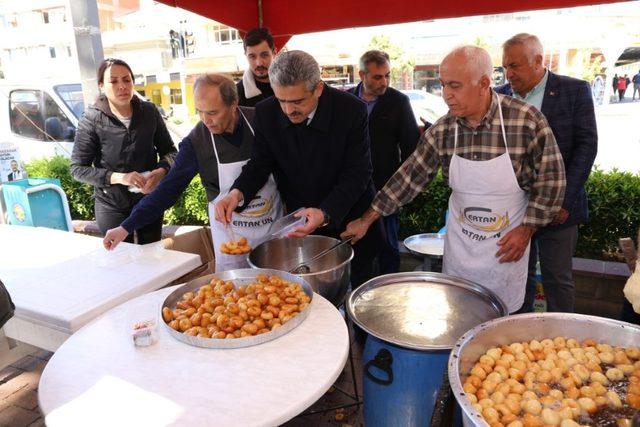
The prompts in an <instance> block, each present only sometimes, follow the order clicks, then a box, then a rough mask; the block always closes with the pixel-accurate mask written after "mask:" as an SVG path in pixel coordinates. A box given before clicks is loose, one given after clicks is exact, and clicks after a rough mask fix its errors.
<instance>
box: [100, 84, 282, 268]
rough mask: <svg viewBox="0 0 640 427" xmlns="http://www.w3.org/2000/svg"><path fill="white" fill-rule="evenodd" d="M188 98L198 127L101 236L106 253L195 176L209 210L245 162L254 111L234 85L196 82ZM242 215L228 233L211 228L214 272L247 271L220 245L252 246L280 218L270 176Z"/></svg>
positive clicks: (150, 218)
mask: <svg viewBox="0 0 640 427" xmlns="http://www.w3.org/2000/svg"><path fill="white" fill-rule="evenodd" d="M193 92H194V98H195V104H196V110H197V112H198V115H199V116H200V120H201V121H200V122H199V123H198V124H197V125H196V126H195V127H194V128H193V130H192V131H191V132H190V133H189V135H188V136H187V137H186V138H184V139H183V140H182V142H181V143H180V146H179V151H178V156H177V158H176V160H175V163H174V165H173V167H172V168H171V170H170V171H169V173H168V174H167V176H166V177H164V179H163V180H162V181H161V182H160V184H159V185H158V187H157V188H156V189H155V190H154V191H153V192H152V193H151V194H149V195H147V196H146V197H145V198H144V199H143V200H142V201H141V202H140V203H138V204H137V205H136V206H135V208H134V209H133V211H132V212H131V215H129V217H128V218H127V219H125V220H124V221H123V222H122V224H120V226H119V227H116V228H113V229H111V230H109V231H108V232H107V233H106V235H105V238H104V246H105V248H106V249H114V248H115V247H116V246H117V245H118V244H119V243H120V242H121V241H122V240H124V239H125V238H126V237H127V235H128V234H129V233H131V232H133V230H136V229H138V228H140V227H142V226H144V225H145V224H148V223H150V222H152V221H153V220H155V219H157V218H158V217H159V216H160V215H161V214H162V213H163V212H164V210H166V209H168V208H169V207H171V206H172V205H173V204H174V203H175V202H176V201H177V200H178V198H179V197H180V195H181V194H182V192H183V191H184V190H185V188H187V186H188V185H189V183H190V182H191V180H192V179H193V178H194V177H195V176H196V175H197V174H200V179H201V181H202V184H203V186H204V188H205V190H206V193H207V200H208V201H209V204H210V206H211V207H213V203H214V202H215V201H216V200H217V199H218V198H219V197H221V195H222V196H224V195H226V193H227V192H228V191H229V190H230V186H231V184H232V183H233V181H234V180H235V179H236V178H237V177H238V175H240V171H241V169H242V166H244V164H245V163H246V162H247V161H248V160H249V158H250V156H251V151H252V147H253V140H254V135H253V118H254V110H253V108H249V107H239V106H238V93H237V91H236V86H235V85H234V83H233V82H232V81H231V80H230V79H228V78H227V77H225V76H222V75H220V74H204V75H202V76H200V77H199V78H198V79H197V80H196V82H195V84H194V86H193ZM265 206H266V208H265ZM245 210H246V211H247V212H246V215H245V217H243V218H237V220H234V221H232V222H231V224H230V227H232V228H233V233H231V232H229V230H228V228H226V227H225V228H221V227H220V226H219V225H220V223H219V222H217V221H213V222H212V234H213V242H214V251H215V252H216V271H217V272H218V271H224V270H227V269H231V268H241V267H246V266H247V265H245V264H246V257H238V256H232V255H229V254H226V253H221V251H219V249H220V245H221V244H222V243H224V242H226V241H227V240H230V239H231V236H233V235H235V236H242V237H246V238H247V239H248V240H249V243H250V245H251V246H255V245H256V244H257V243H259V242H260V240H261V239H262V237H264V236H265V235H267V234H268V232H269V230H270V227H271V224H272V223H273V222H274V221H275V220H276V219H277V218H278V217H280V216H281V215H282V207H281V203H280V196H279V193H278V192H277V190H276V186H275V182H274V180H273V177H272V176H269V177H268V178H267V180H266V181H265V183H264V185H263V186H261V188H260V190H258V192H257V193H256V195H255V196H254V197H252V199H251V201H250V202H249V203H248V204H247V207H246V209H245ZM210 212H211V210H210ZM239 216H241V215H239ZM210 217H212V215H210ZM227 236H228V238H227Z"/></svg>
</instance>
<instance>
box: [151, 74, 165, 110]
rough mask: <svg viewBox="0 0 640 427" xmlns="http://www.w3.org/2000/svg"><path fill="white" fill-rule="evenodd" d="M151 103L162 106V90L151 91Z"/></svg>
mask: <svg viewBox="0 0 640 427" xmlns="http://www.w3.org/2000/svg"><path fill="white" fill-rule="evenodd" d="M154 77H155V76H154ZM151 102H153V103H154V104H156V105H162V92H161V91H160V89H153V90H152V91H151Z"/></svg>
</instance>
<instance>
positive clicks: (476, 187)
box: [443, 96, 529, 313]
mask: <svg viewBox="0 0 640 427" xmlns="http://www.w3.org/2000/svg"><path fill="white" fill-rule="evenodd" d="M498 111H499V113H500V127H501V129H502V138H503V140H504V146H505V153H504V154H502V155H500V156H498V157H496V158H494V159H491V160H485V161H473V160H467V159H464V158H462V157H460V156H458V155H456V153H455V150H456V148H457V146H458V124H457V123H456V125H455V137H454V153H453V156H452V158H451V164H450V166H449V186H450V187H451V189H452V190H453V191H452V193H451V197H450V198H449V219H448V220H447V238H446V239H445V246H444V259H443V272H444V273H445V274H449V275H452V276H458V277H462V278H464V279H467V280H470V281H472V282H476V283H478V284H480V285H483V286H485V287H487V288H489V289H491V290H492V291H493V292H495V293H496V294H497V295H498V296H499V297H500V298H501V299H502V301H503V302H504V303H505V304H506V306H507V308H508V310H509V313H512V312H514V311H516V310H518V309H519V308H520V307H521V306H522V303H523V302H524V294H525V287H526V282H527V272H528V265H529V245H527V249H526V251H525V253H524V255H523V256H522V258H521V259H520V260H519V261H516V262H508V263H503V264H500V263H499V262H498V258H496V252H497V251H498V250H499V246H498V245H497V243H498V241H499V240H500V239H501V238H502V237H504V236H505V235H506V234H507V233H508V232H509V231H511V230H512V229H514V228H515V227H518V226H519V225H521V224H522V220H523V219H524V215H525V212H526V210H527V205H528V199H529V198H528V194H527V192H525V191H523V190H522V189H521V188H520V186H519V185H518V180H517V178H516V174H515V172H514V171H513V165H512V163H511V159H510V158H509V148H508V146H507V135H506V132H505V130H504V120H503V118H502V107H501V105H500V97H499V96H498Z"/></svg>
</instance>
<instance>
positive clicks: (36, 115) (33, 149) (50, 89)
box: [0, 83, 84, 161]
mask: <svg viewBox="0 0 640 427" xmlns="http://www.w3.org/2000/svg"><path fill="white" fill-rule="evenodd" d="M83 112H84V103H83V100H82V88H81V86H80V84H79V83H61V84H55V83H42V84H32V83H29V84H19V83H0V143H3V142H9V143H13V144H15V145H16V146H17V147H18V149H19V150H20V157H21V159H22V161H29V160H31V159H34V158H39V157H52V156H54V155H63V156H67V157H68V156H70V155H71V150H72V147H73V139H74V137H75V133H76V128H77V127H78V119H79V117H80V116H81V115H82V113H83Z"/></svg>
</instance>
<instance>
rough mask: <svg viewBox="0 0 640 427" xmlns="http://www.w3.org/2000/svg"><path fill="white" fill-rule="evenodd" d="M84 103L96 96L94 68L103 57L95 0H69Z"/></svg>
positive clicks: (96, 84)
mask: <svg viewBox="0 0 640 427" xmlns="http://www.w3.org/2000/svg"><path fill="white" fill-rule="evenodd" d="M69 9H70V10H71V22H72V24H73V33H74V37H75V40H76V54H77V56H78V66H79V68H80V81H81V83H82V96H83V98H84V103H85V105H89V104H91V103H92V102H93V101H94V100H95V99H96V97H97V96H98V93H99V89H98V81H97V77H96V70H97V68H98V65H99V64H100V62H102V60H103V59H104V52H103V50H102V37H101V34H100V20H99V17H98V4H97V2H96V0H69Z"/></svg>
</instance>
